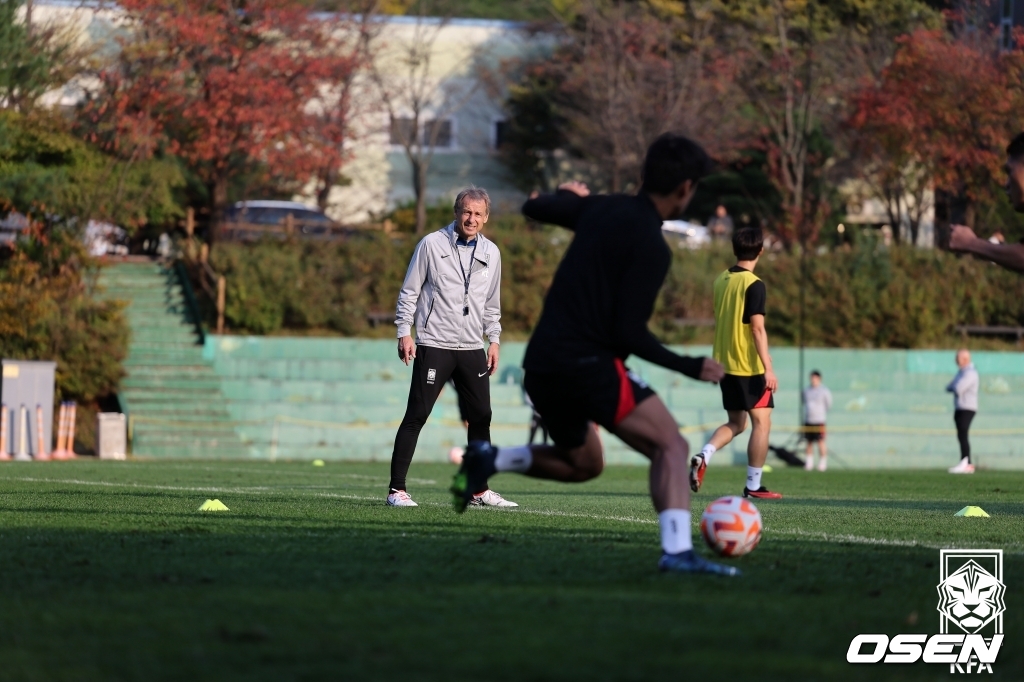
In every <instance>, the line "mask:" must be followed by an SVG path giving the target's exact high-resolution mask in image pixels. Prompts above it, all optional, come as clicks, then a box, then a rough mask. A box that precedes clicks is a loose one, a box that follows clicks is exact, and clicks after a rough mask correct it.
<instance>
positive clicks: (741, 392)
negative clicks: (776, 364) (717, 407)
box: [719, 374, 775, 412]
mask: <svg viewBox="0 0 1024 682" xmlns="http://www.w3.org/2000/svg"><path fill="white" fill-rule="evenodd" d="M719 385H720V386H721V387H722V407H724V408H725V409H726V410H728V411H729V412H749V411H750V410H754V409H757V408H760V407H775V398H774V396H773V395H772V392H771V391H769V390H768V387H767V383H766V382H765V379H764V375H763V374H755V375H754V376H752V377H741V376H737V375H735V374H726V375H725V376H724V377H722V382H721V383H720V384H719Z"/></svg>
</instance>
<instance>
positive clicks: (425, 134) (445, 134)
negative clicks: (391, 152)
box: [390, 117, 454, 149]
mask: <svg viewBox="0 0 1024 682" xmlns="http://www.w3.org/2000/svg"><path fill="white" fill-rule="evenodd" d="M435 126H436V130H435ZM431 135H436V137H435V139H434V147H435V148H438V149H449V148H451V147H452V145H453V142H454V139H453V136H452V122H451V121H450V120H448V119H443V120H440V121H438V120H436V119H435V120H431V121H427V122H426V123H425V124H424V125H423V127H422V130H421V131H420V132H419V136H421V137H420V140H419V141H420V142H421V143H422V144H423V145H424V146H429V145H430V137H431ZM417 136H418V135H417V131H416V124H415V122H414V121H413V119H412V118H407V117H396V118H392V119H391V132H390V141H391V144H393V145H400V146H405V145H407V144H411V143H412V142H413V141H415V140H416V138H417Z"/></svg>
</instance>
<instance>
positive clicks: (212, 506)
mask: <svg viewBox="0 0 1024 682" xmlns="http://www.w3.org/2000/svg"><path fill="white" fill-rule="evenodd" d="M199 511H231V510H230V509H228V508H227V507H225V506H224V503H223V502H221V501H220V500H207V501H206V502H203V506H202V507H200V508H199Z"/></svg>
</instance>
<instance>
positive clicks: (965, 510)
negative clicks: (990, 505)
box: [953, 506, 988, 519]
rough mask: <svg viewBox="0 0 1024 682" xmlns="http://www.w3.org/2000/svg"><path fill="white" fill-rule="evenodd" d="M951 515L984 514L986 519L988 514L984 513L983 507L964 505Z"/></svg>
mask: <svg viewBox="0 0 1024 682" xmlns="http://www.w3.org/2000/svg"><path fill="white" fill-rule="evenodd" d="M953 516H984V517H985V518H986V519H987V518H988V514H986V513H985V510H984V509H982V508H981V507H971V506H967V507H964V508H963V509H961V510H960V511H958V512H957V513H956V514H953Z"/></svg>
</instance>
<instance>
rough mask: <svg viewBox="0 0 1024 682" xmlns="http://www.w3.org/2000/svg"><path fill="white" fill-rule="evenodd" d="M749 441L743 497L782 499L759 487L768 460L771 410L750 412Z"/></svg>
mask: <svg viewBox="0 0 1024 682" xmlns="http://www.w3.org/2000/svg"><path fill="white" fill-rule="evenodd" d="M750 422H751V430H750V441H749V442H748V443H747V485H746V488H744V490H743V496H744V497H756V498H758V499H770V500H776V499H779V498H781V497H782V495H780V494H779V493H773V492H771V491H769V490H767V489H766V488H765V487H764V486H763V485H761V473H762V471H763V469H764V463H765V460H767V459H768V436H769V434H770V433H771V430H772V408H770V407H758V408H754V409H753V410H750Z"/></svg>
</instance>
